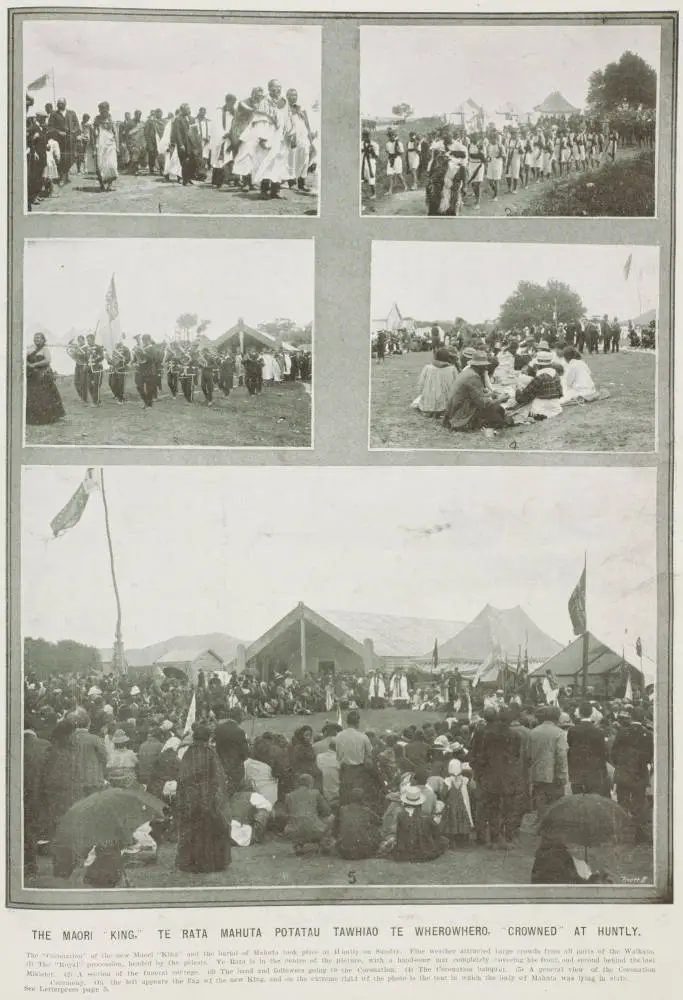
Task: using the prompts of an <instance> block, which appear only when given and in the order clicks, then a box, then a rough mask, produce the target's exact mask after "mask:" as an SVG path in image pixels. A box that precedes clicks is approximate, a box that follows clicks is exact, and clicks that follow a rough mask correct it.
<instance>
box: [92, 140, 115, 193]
mask: <svg viewBox="0 0 683 1000" xmlns="http://www.w3.org/2000/svg"><path fill="white" fill-rule="evenodd" d="M95 170H96V172H97V179H98V180H99V182H100V184H108V183H109V182H110V181H115V180H116V178H117V177H118V176H119V171H118V165H117V162H116V140H115V139H114V136H113V135H112V134H111V132H107V130H106V129H101V130H100V133H99V135H98V137H97V143H96V145H95Z"/></svg>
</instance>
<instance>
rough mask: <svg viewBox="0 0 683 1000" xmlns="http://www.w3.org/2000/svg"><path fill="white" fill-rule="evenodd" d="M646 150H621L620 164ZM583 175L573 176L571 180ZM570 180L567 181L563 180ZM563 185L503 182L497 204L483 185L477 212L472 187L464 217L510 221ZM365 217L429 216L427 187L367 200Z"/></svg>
mask: <svg viewBox="0 0 683 1000" xmlns="http://www.w3.org/2000/svg"><path fill="white" fill-rule="evenodd" d="M640 152H642V150H640V149H637V148H633V149H630V148H629V149H623V150H619V153H618V156H617V162H619V161H620V160H621V161H623V160H627V159H632V158H633V157H635V156H637V155H638V154H639V153H640ZM573 176H579V175H574V174H571V175H570V177H573ZM562 180H566V178H562ZM559 182H560V178H556V179H553V180H550V181H540V182H538V181H537V182H534V181H530V182H529V186H528V187H527V188H519V189H518V190H517V193H516V194H511V193H510V192H509V191H508V190H507V183H506V181H505V179H503V180H502V181H501V182H500V184H499V186H498V190H499V195H498V200H497V201H493V199H492V197H491V193H490V190H489V186H488V184H487V183H485V184H484V185H482V194H481V208H480V209H476V208H475V207H474V196H473V194H472V190H471V188H468V193H467V195H466V197H465V205H464V207H463V210H462V215H463V216H470V217H474V218H477V217H478V218H482V217H483V218H487V219H488V218H497V217H500V216H506V217H508V218H510V217H513V216H517V215H521V214H522V212H523V211H524V210H525V209H527V208H529V207H530V205H531V204H532V203H533V202H534V201H535V199H536V198H537V197H538V196H539V195H540V194H541V193H543V192H545V191H548V190H550V189H552V187H554V186H556V185H557V184H558V183H559ZM363 214H364V215H392V216H394V215H408V216H416V215H420V216H422V215H426V214H427V208H426V205H425V192H424V188H419V189H418V190H417V191H404V192H399V193H398V194H394V195H391V196H389V195H385V196H383V197H380V198H378V199H377V201H374V202H372V201H366V200H364V201H363Z"/></svg>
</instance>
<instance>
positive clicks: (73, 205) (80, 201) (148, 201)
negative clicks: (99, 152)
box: [33, 172, 318, 215]
mask: <svg viewBox="0 0 683 1000" xmlns="http://www.w3.org/2000/svg"><path fill="white" fill-rule="evenodd" d="M33 212H34V213H45V212H97V213H118V212H123V213H128V212H132V213H144V214H152V215H168V214H181V215H317V213H318V199H317V196H316V195H315V194H302V193H301V192H299V191H290V190H289V188H283V191H282V197H281V198H280V199H270V200H268V201H264V200H262V199H261V197H260V195H259V192H258V191H249V192H246V191H238V190H237V189H236V188H227V187H223V188H221V189H220V191H219V190H217V189H216V188H212V187H211V184H210V183H209V182H199V181H198V182H196V183H195V184H194V185H192V186H188V187H183V185H182V184H173V183H170V182H168V181H165V180H164V179H163V178H162V177H158V176H156V175H154V176H152V177H150V176H149V175H148V174H141V175H139V176H137V177H133V176H132V175H131V174H122V175H121V176H120V177H119V178H118V180H117V181H115V183H114V189H113V190H112V191H110V192H109V193H105V194H102V193H101V192H100V187H99V184H98V183H97V178H96V177H95V176H94V175H90V174H88V175H82V174H76V173H73V172H72V174H71V183H70V184H68V185H67V186H65V187H62V188H55V191H54V194H53V195H52V197H51V198H46V199H45V201H42V202H41V203H40V204H39V205H35V206H34V207H33Z"/></svg>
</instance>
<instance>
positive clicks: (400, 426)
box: [370, 351, 655, 451]
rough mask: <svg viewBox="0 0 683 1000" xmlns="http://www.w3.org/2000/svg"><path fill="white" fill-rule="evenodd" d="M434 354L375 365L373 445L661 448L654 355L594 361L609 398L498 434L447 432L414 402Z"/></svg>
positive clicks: (624, 355)
mask: <svg viewBox="0 0 683 1000" xmlns="http://www.w3.org/2000/svg"><path fill="white" fill-rule="evenodd" d="M430 357H431V355H430V354H429V353H427V352H422V353H413V354H404V355H402V356H400V357H399V356H391V357H389V358H387V359H386V361H384V362H382V363H381V364H378V363H377V362H376V361H373V362H372V389H371V404H370V410H371V423H370V427H371V430H370V447H371V448H453V449H460V450H464V449H467V450H475V449H476V450H479V449H496V450H507V449H513V450H514V449H524V450H526V449H533V450H544V451H652V450H653V449H654V445H655V355H654V353H649V352H639V351H629V352H627V351H622V352H621V353H619V354H607V355H603V354H598V355H593V356H592V357H590V356H587V360H588V363H589V365H590V368H591V371H592V372H593V377H594V379H595V383H596V385H597V387H598V389H599V390H606V391H608V392H609V394H610V396H609V399H605V400H600V401H599V402H597V403H590V404H587V405H585V406H571V407H566V408H565V409H564V411H563V413H562V416H560V417H555V418H554V419H552V420H547V421H541V422H540V423H536V424H530V425H526V426H520V427H510V428H508V429H506V430H503V431H499V432H498V434H497V435H496V436H495V437H492V438H487V437H485V436H484V434H483V432H482V431H472V432H469V433H462V432H460V433H458V432H453V431H448V430H446V428H445V427H443V425H442V424H441V422H440V421H439V420H433V419H430V418H429V417H424V416H423V415H422V414H420V413H419V411H417V410H411V409H410V404H411V402H412V401H413V400H414V399H415V397H416V396H417V394H418V392H417V380H418V376H419V374H420V372H421V371H422V368H423V366H424V365H425V364H427V363H428V362H429V360H430Z"/></svg>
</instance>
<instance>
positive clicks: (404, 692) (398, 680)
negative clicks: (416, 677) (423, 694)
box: [389, 667, 410, 704]
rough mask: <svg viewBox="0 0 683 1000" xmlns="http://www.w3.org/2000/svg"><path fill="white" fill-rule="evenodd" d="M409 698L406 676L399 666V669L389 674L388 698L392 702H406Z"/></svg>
mask: <svg viewBox="0 0 683 1000" xmlns="http://www.w3.org/2000/svg"><path fill="white" fill-rule="evenodd" d="M409 698H410V696H409V694H408V678H407V677H406V675H405V674H404V673H403V671H402V670H401V669H400V667H399V669H398V670H396V671H395V672H394V673H393V674H392V675H391V680H390V681H389V700H390V701H391V702H392V703H393V704H396V703H397V702H405V704H407V703H408V701H409Z"/></svg>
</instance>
